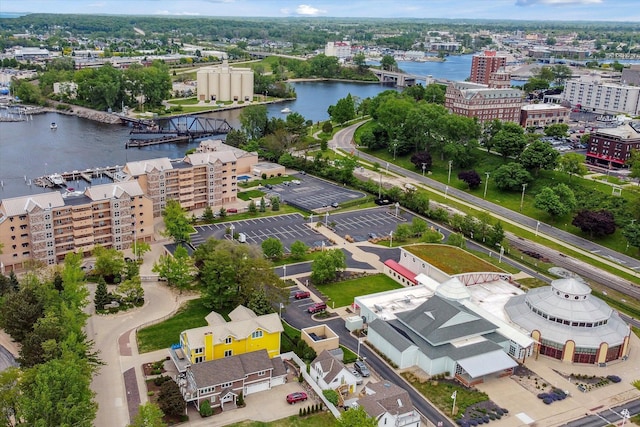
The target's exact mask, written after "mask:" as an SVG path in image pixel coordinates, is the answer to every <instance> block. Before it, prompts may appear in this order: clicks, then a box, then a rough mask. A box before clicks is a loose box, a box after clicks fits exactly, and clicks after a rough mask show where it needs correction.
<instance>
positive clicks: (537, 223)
mask: <svg viewBox="0 0 640 427" xmlns="http://www.w3.org/2000/svg"><path fill="white" fill-rule="evenodd" d="M538 227H540V221H536V237H537V236H538Z"/></svg>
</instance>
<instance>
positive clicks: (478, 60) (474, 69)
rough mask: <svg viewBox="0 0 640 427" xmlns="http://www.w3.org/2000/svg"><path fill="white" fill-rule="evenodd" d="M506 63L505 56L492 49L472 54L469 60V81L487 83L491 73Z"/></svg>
mask: <svg viewBox="0 0 640 427" xmlns="http://www.w3.org/2000/svg"><path fill="white" fill-rule="evenodd" d="M506 64H507V57H506V56H503V55H498V54H497V52H496V51H494V50H485V51H484V52H483V53H481V54H480V55H474V56H473V58H472V60H471V76H470V77H469V81H471V82H473V83H481V84H485V85H488V84H489V79H490V78H491V74H493V73H495V72H496V71H498V70H499V69H500V68H501V67H504V66H505V65H506Z"/></svg>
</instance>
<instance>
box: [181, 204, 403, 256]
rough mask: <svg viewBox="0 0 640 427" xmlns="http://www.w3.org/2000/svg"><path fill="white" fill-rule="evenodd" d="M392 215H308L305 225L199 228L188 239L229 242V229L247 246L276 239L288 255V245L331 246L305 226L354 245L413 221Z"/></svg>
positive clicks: (373, 211) (259, 222)
mask: <svg viewBox="0 0 640 427" xmlns="http://www.w3.org/2000/svg"><path fill="white" fill-rule="evenodd" d="M395 212H396V209H395V207H389V206H383V207H377V208H370V209H363V210H358V211H349V212H344V213H335V214H332V213H329V212H327V213H325V214H317V215H311V216H310V217H309V218H308V219H307V220H306V221H305V218H304V217H303V216H302V215H300V214H297V213H296V214H286V215H278V216H271V217H264V218H255V219H247V220H242V221H227V222H221V223H218V224H207V225H199V226H196V227H195V229H196V234H193V235H192V236H191V243H192V244H193V246H194V247H198V246H199V245H200V244H202V243H204V242H205V241H206V240H207V239H209V238H210V237H214V238H216V239H225V238H229V237H230V236H229V234H227V230H228V229H229V231H230V232H231V231H232V232H233V234H238V233H243V234H244V236H245V237H246V243H250V244H256V245H261V244H262V242H263V241H264V240H266V239H268V238H269V237H275V238H276V239H278V240H280V241H281V242H282V244H283V246H284V247H285V251H286V252H289V248H290V247H291V244H292V243H293V242H295V241H296V240H300V241H301V242H304V243H305V244H306V245H307V246H310V247H320V246H322V244H323V243H324V245H325V246H326V247H329V246H331V243H330V242H329V240H328V239H327V238H325V237H324V236H323V235H322V234H320V233H319V232H316V231H314V230H313V229H311V228H310V227H308V226H307V225H306V224H305V222H308V223H317V222H322V223H323V224H327V225H329V226H332V227H333V229H334V230H335V232H336V233H337V234H338V235H339V236H341V237H344V236H345V235H347V234H348V235H350V236H351V237H352V238H353V239H354V241H356V242H362V241H366V240H368V239H369V238H371V237H383V236H388V235H389V232H391V231H392V230H395V229H396V226H397V225H398V224H400V223H403V222H407V221H408V222H411V220H412V219H413V217H414V215H413V214H412V213H409V212H406V211H403V210H402V209H399V210H398V216H397V217H396V216H395ZM327 214H328V215H327ZM231 229H232V230H231Z"/></svg>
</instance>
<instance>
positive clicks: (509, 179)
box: [493, 162, 531, 191]
mask: <svg viewBox="0 0 640 427" xmlns="http://www.w3.org/2000/svg"><path fill="white" fill-rule="evenodd" d="M493 176H494V181H495V183H496V186H497V187H498V188H499V189H501V190H510V191H517V190H520V189H521V188H522V184H528V183H529V182H531V175H530V174H529V172H527V170H526V169H525V168H524V167H523V166H522V165H521V164H520V163H516V162H510V163H507V164H506V165H502V166H500V167H499V168H498V169H497V170H496V171H495V172H494V174H493Z"/></svg>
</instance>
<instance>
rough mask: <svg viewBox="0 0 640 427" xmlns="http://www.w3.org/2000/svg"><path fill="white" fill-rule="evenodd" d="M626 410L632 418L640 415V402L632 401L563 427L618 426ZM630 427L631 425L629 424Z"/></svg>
mask: <svg viewBox="0 0 640 427" xmlns="http://www.w3.org/2000/svg"><path fill="white" fill-rule="evenodd" d="M624 409H626V410H627V411H629V415H630V416H632V417H633V416H634V415H637V414H639V413H640V400H638V399H636V400H632V401H631V402H627V403H625V404H624V405H620V406H616V407H615V408H611V409H607V410H605V411H602V412H598V414H596V415H589V416H587V417H584V418H580V419H579V420H575V421H571V422H570V423H567V424H564V425H563V426H562V427H603V426H608V425H618V423H619V422H621V421H622V411H623V410H624ZM629 425H631V424H630V423H629Z"/></svg>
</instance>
